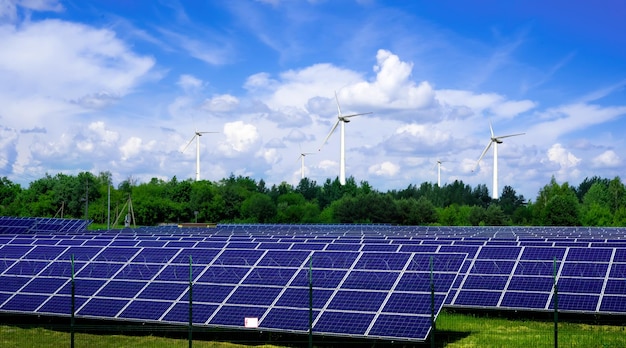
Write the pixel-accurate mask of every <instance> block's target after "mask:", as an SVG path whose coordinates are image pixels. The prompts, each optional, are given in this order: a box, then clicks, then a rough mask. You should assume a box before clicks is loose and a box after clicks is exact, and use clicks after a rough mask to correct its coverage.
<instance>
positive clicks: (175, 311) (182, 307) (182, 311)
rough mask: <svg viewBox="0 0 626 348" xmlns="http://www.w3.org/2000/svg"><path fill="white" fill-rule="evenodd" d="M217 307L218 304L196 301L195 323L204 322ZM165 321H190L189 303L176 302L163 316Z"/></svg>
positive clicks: (193, 314)
mask: <svg viewBox="0 0 626 348" xmlns="http://www.w3.org/2000/svg"><path fill="white" fill-rule="evenodd" d="M216 309H217V306H216V305H208V304H202V303H194V305H193V311H192V316H191V318H192V319H191V320H192V322H193V323H194V324H204V323H206V321H207V320H209V318H210V317H211V315H213V313H214V312H215V310H216ZM163 320H165V321H169V322H176V323H189V303H188V302H180V303H176V304H175V305H174V307H173V308H172V309H171V310H170V311H169V312H167V314H166V315H165V317H164V318H163Z"/></svg>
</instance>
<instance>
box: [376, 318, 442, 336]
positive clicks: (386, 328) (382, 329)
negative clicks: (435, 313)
mask: <svg viewBox="0 0 626 348" xmlns="http://www.w3.org/2000/svg"><path fill="white" fill-rule="evenodd" d="M430 329H431V326H430V318H429V317H423V316H415V315H397V314H381V315H380V316H378V318H376V322H374V326H372V329H371V330H370V331H369V335H370V336H374V337H375V336H379V337H388V338H397V337H400V338H406V339H411V338H413V337H416V336H418V337H426V336H427V335H428V332H429V331H430Z"/></svg>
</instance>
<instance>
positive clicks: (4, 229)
mask: <svg viewBox="0 0 626 348" xmlns="http://www.w3.org/2000/svg"><path fill="white" fill-rule="evenodd" d="M89 223H90V222H89V221H87V220H78V219H60V218H16V217H9V216H0V234H5V233H6V234H13V233H15V234H23V233H41V232H47V233H53V232H64V233H68V232H76V233H79V232H83V231H85V230H86V229H87V225H89Z"/></svg>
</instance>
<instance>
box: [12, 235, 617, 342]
mask: <svg viewBox="0 0 626 348" xmlns="http://www.w3.org/2000/svg"><path fill="white" fill-rule="evenodd" d="M46 233H48V232H46ZM594 233H595V234H594ZM601 233H602V236H603V237H602V238H599V237H598V236H599V235H601V234H600V233H598V232H594V231H593V230H590V229H588V228H584V229H579V228H570V229H563V228H560V229H558V230H555V231H552V230H550V229H546V228H521V227H520V228H511V227H506V228H486V229H482V228H477V227H458V228H456V227H439V226H431V227H396V226H367V225H365V226H341V225H336V226H335V225H334V226H314V225H311V226H282V225H272V226H271V227H270V226H262V225H228V226H224V227H219V226H218V228H216V229H208V230H206V229H198V230H194V232H193V233H191V234H189V233H181V231H180V230H179V229H177V228H176V227H174V228H171V227H160V228H140V229H137V230H132V231H130V230H129V231H123V232H119V231H104V232H93V233H89V234H59V235H56V234H54V235H53V234H49V233H48V234H34V235H27V236H24V235H22V236H8V235H7V237H5V238H4V239H3V238H0V242H1V243H0V272H1V273H0V305H3V307H0V311H19V310H7V309H6V308H4V305H8V306H9V307H11V306H15V305H16V303H21V302H20V301H24V299H25V298H23V297H22V296H36V297H35V299H38V298H39V296H43V297H44V298H46V296H47V300H46V299H44V301H43V302H42V303H39V302H37V301H35V304H36V305H37V306H38V307H37V308H35V309H34V310H38V311H39V312H40V313H59V314H64V315H66V314H67V313H68V312H67V311H62V310H58V309H56V308H58V307H59V306H62V305H63V304H66V301H67V298H68V297H69V296H67V295H68V294H69V288H70V285H69V281H68V279H69V277H70V276H71V272H70V271H71V265H70V263H69V258H70V257H71V255H74V258H75V260H76V262H75V265H74V266H75V269H76V285H77V288H76V291H77V296H78V298H79V299H80V303H79V305H78V307H79V311H78V313H77V315H79V316H81V315H83V316H89V317H99V318H102V317H105V318H108V317H114V316H116V315H119V317H118V318H125V319H128V320H142V321H143V320H149V321H161V320H162V321H166V322H177V323H186V322H187V321H188V318H187V315H188V307H187V305H188V303H187V302H185V301H186V300H187V298H188V285H189V284H188V282H189V265H188V263H189V256H191V257H192V260H193V264H194V266H193V268H192V270H193V274H192V279H193V282H194V284H193V287H194V299H193V300H194V304H195V305H198V306H200V307H198V308H201V309H199V310H198V311H197V313H196V311H194V319H193V320H194V322H195V323H198V324H199V325H209V326H229V327H242V325H243V318H244V317H245V316H250V317H258V318H259V320H260V322H259V324H260V329H265V330H266V329H271V330H279V331H280V330H287V331H294V330H295V331H298V332H300V333H305V332H306V330H307V329H308V328H307V327H306V325H305V326H303V325H302V323H305V324H306V323H308V319H307V318H308V311H307V309H308V291H309V289H308V286H309V270H308V267H309V257H311V256H312V260H313V277H312V279H313V294H314V295H313V299H314V307H315V310H316V312H315V315H314V320H315V326H314V332H315V333H318V334H330V335H334V334H337V335H344V336H352V335H359V336H365V337H372V338H374V337H383V338H385V337H387V338H389V339H392V340H397V339H404V338H406V339H417V340H423V339H425V335H426V334H427V333H428V331H429V330H430V308H429V304H430V300H429V299H430V265H431V257H432V256H434V257H433V259H432V261H433V262H432V265H433V267H434V270H435V273H434V274H433V279H434V282H435V292H436V299H437V301H436V307H437V308H436V309H435V310H436V313H437V312H438V311H439V309H440V308H441V306H442V305H443V303H446V304H447V305H450V306H453V307H455V306H460V307H476V308H504V309H529V310H544V311H549V310H551V308H550V306H551V302H552V301H551V300H552V296H553V295H552V286H553V279H552V276H553V274H554V271H555V269H554V263H553V259H554V258H556V261H557V263H556V271H557V275H558V279H557V281H558V284H559V301H560V302H561V298H563V305H562V306H561V305H560V306H559V307H560V309H561V310H564V311H575V312H578V311H582V312H591V313H598V312H599V313H603V312H608V313H624V309H623V307H624V306H621V305H620V301H619V300H620V299H621V300H624V297H626V294H625V293H626V286H624V285H622V281H623V279H624V278H626V276H625V274H626V253H624V252H623V250H626V240H621V239H620V238H623V234H624V233H623V231H619V230H617V229H615V230H612V229H607V230H602V231H601ZM611 236H613V238H612V239H610V240H609V237H611ZM2 243H4V245H3V244H2ZM33 245H36V247H35V246H33ZM146 245H148V246H153V247H145V246H146ZM555 245H561V246H557V247H555ZM156 246H158V247H156ZM252 248H256V249H252ZM622 248H623V249H622ZM298 249H299V250H298ZM398 250H399V251H398ZM415 251H416V252H424V251H427V252H428V253H424V254H411V253H409V252H415ZM446 252H450V253H460V254H457V255H452V254H446V255H445V256H444V254H443V253H446ZM466 256H467V259H466ZM620 262H621V263H620ZM20 269H21V270H20ZM18 270H20V271H18ZM5 278H6V279H5ZM31 279H33V280H31ZM5 280H6V281H5ZM45 287H48V288H49V289H48V292H46V293H44V292H40V291H43V289H44V288H45ZM450 287H452V289H453V291H450V292H448V289H450ZM27 291H30V292H27ZM32 291H34V292H32ZM54 293H56V295H53V294H54ZM14 294H16V295H20V296H16V295H14ZM446 295H448V297H447V298H445V299H444V297H445V296H446ZM108 301H113V302H110V303H109V302H108ZM600 301H601V303H600V304H599V302H600ZM153 304H156V305H155V306H156V307H158V308H155V310H154V311H153V312H151V313H144V312H140V311H139V307H141V306H140V305H153ZM166 305H167V306H166ZM98 308H100V309H98ZM246 308H247V309H246ZM111 313H112V314H111ZM302 313H305V314H307V315H306V316H304V318H305V319H306V320H305V321H303V322H300V321H299V320H301V319H300V315H301V314H302ZM332 317H344V318H348V319H349V320H353V321H354V320H356V321H358V320H361V319H363V320H366V321H365V322H363V323H360V322H359V323H358V324H353V323H350V325H353V326H350V327H349V328H347V327H342V325H339V327H337V326H338V325H337V324H336V323H333V324H334V325H333V327H332V328H328V327H330V326H328V325H330V324H329V323H328V322H327V320H329V319H328V318H332ZM281 318H282V319H281ZM286 318H287V319H286ZM288 318H293V319H292V320H289V319H288ZM285 320H287V321H289V322H288V323H286V322H285V323H281V321H285ZM302 320H304V319H302ZM420 325H423V328H422V326H420ZM355 326H356V327H355ZM353 332H358V334H353Z"/></svg>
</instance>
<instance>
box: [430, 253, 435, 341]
mask: <svg viewBox="0 0 626 348" xmlns="http://www.w3.org/2000/svg"><path fill="white" fill-rule="evenodd" d="M430 327H431V329H430V347H431V348H435V279H434V275H433V257H432V255H431V256H430Z"/></svg>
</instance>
